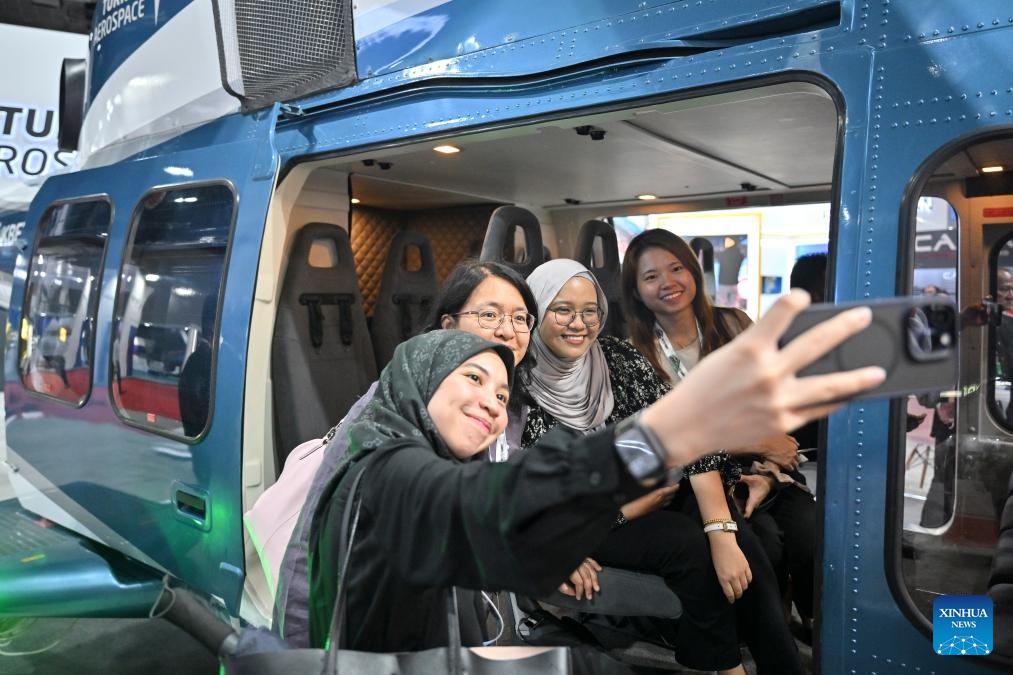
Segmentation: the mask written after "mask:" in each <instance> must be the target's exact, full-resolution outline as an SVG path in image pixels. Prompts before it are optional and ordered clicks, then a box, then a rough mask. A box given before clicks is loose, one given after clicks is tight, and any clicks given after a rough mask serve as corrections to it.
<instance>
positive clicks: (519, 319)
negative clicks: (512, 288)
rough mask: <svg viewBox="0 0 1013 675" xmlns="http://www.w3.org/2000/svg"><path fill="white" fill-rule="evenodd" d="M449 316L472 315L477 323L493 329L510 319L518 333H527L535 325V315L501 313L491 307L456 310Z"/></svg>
mask: <svg viewBox="0 0 1013 675" xmlns="http://www.w3.org/2000/svg"><path fill="white" fill-rule="evenodd" d="M450 316H454V317H458V316H474V317H475V318H476V319H477V320H478V325H479V326H481V327H482V328H486V329H488V330H495V329H497V328H499V327H500V326H502V325H503V322H504V321H506V320H507V319H510V325H511V326H512V327H513V329H514V330H515V331H517V332H518V333H527V332H529V331H530V330H531V329H532V328H534V327H535V317H534V316H532V315H531V314H528V313H527V312H518V313H516V314H502V313H500V312H497V311H496V310H493V309H483V310H474V309H473V310H471V311H470V312H458V313H457V314H451V315H450Z"/></svg>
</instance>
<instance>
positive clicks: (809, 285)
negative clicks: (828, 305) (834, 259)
mask: <svg viewBox="0 0 1013 675" xmlns="http://www.w3.org/2000/svg"><path fill="white" fill-rule="evenodd" d="M789 283H790V284H791V287H792V288H801V289H804V290H806V291H809V295H811V296H812V297H813V300H814V301H816V302H822V301H823V299H824V295H825V294H826V286H827V254H826V253H810V254H809V255H804V256H802V257H801V258H799V259H798V260H796V261H795V266H794V267H792V268H791V277H790V281H789Z"/></svg>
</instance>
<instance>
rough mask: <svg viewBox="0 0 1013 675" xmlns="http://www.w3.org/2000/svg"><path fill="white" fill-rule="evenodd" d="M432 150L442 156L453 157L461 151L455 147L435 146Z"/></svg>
mask: <svg viewBox="0 0 1013 675" xmlns="http://www.w3.org/2000/svg"><path fill="white" fill-rule="evenodd" d="M433 150H434V151H436V152H438V153H440V154H442V155H454V154H457V153H458V152H460V151H461V149H460V148H459V147H457V146H456V145H437V146H436V147H435V148H433Z"/></svg>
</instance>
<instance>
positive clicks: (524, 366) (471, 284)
mask: <svg viewBox="0 0 1013 675" xmlns="http://www.w3.org/2000/svg"><path fill="white" fill-rule="evenodd" d="M489 277H499V278H500V279H503V280H504V281H506V282H507V283H508V284H510V285H511V286H513V287H514V288H516V289H517V292H518V293H520V294H521V299H522V300H524V306H525V307H526V308H527V310H528V314H530V315H532V316H534V317H535V320H536V321H537V318H538V303H537V302H535V296H534V295H532V293H531V289H530V288H528V284H527V282H526V281H524V277H522V276H521V275H520V273H518V272H517V271H516V270H514V269H513V268H512V267H509V266H507V265H504V264H503V263H498V262H492V261H479V260H475V259H468V260H463V261H461V262H460V263H458V264H457V266H456V267H454V269H453V270H451V272H450V274H449V275H448V276H447V278H446V280H445V281H444V282H443V286H442V287H441V288H440V292H439V293H438V294H437V295H436V298H435V300H434V301H433V309H432V312H431V313H430V315H429V320H428V321H427V322H426V324H425V327H424V328H423V329H422V332H424V333H427V332H429V331H432V330H439V329H441V328H443V317H444V316H446V315H448V314H457V313H458V312H460V311H461V308H462V307H464V304H465V303H466V302H468V298H470V297H471V294H472V293H474V292H475V289H476V288H478V286H479V284H481V283H482V282H483V281H485V280H486V279H488V278H489ZM531 331H532V332H534V331H535V327H532V328H531ZM533 367H534V357H533V356H532V355H531V354H530V353H528V354H525V356H524V358H523V359H522V360H521V362H520V363H516V364H514V397H513V398H511V402H512V401H513V400H514V398H517V394H520V395H521V397H522V398H524V399H525V402H527V384H528V382H529V380H530V377H531V369H532V368H533Z"/></svg>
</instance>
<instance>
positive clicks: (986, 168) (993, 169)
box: [981, 164, 1002, 173]
mask: <svg viewBox="0 0 1013 675" xmlns="http://www.w3.org/2000/svg"><path fill="white" fill-rule="evenodd" d="M981 172H982V173H1001V172H1002V167H1001V166H999V165H998V164H993V165H991V166H983V167H981Z"/></svg>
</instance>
